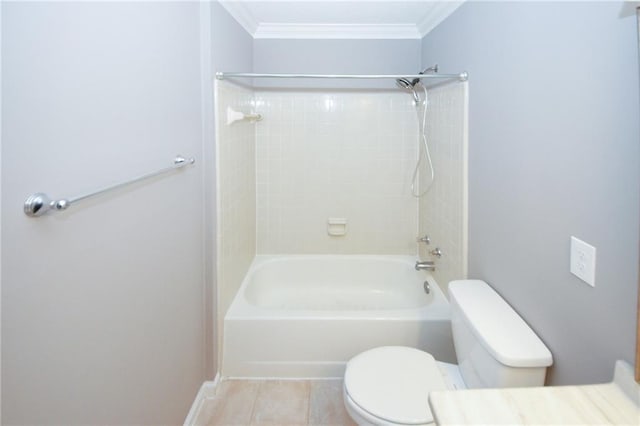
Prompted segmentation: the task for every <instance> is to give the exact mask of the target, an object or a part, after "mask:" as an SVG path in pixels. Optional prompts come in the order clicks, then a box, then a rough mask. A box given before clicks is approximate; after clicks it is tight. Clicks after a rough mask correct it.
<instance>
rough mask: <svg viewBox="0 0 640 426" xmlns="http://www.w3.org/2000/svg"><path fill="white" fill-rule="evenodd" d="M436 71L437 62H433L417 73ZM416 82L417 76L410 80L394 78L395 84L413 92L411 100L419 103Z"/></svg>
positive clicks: (418, 80) (418, 81) (417, 80)
mask: <svg viewBox="0 0 640 426" xmlns="http://www.w3.org/2000/svg"><path fill="white" fill-rule="evenodd" d="M437 72H438V64H435V65H434V66H431V67H428V68H425V69H423V70H422V71H420V72H419V73H418V74H435V73H437ZM418 83H420V79H419V78H414V79H413V80H411V81H409V79H408V78H405V77H401V78H397V79H396V86H398V87H399V88H401V89H404V90H411V93H412V94H413V100H414V101H415V103H416V105H418V104H419V103H420V96H418V92H416V84H418Z"/></svg>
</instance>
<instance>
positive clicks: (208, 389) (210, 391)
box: [184, 374, 220, 426]
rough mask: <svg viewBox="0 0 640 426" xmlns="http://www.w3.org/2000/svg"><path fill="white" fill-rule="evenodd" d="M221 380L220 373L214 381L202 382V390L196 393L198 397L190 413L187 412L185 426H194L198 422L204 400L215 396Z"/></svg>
mask: <svg viewBox="0 0 640 426" xmlns="http://www.w3.org/2000/svg"><path fill="white" fill-rule="evenodd" d="M219 382H220V374H216V377H215V378H214V379H213V381H209V382H204V383H202V386H200V390H199V391H198V394H197V395H196V399H194V400H193V404H191V409H190V410H189V414H187V418H186V419H184V426H193V425H195V424H196V423H195V421H196V419H197V418H198V415H199V414H200V410H201V409H202V405H203V404H204V401H205V400H206V399H208V398H213V397H214V396H215V394H216V387H217V386H218V383H219Z"/></svg>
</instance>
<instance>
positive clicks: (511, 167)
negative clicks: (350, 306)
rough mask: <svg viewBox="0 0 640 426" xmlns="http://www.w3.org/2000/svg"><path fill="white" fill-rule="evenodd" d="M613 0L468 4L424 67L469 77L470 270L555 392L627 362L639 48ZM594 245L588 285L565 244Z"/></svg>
mask: <svg viewBox="0 0 640 426" xmlns="http://www.w3.org/2000/svg"><path fill="white" fill-rule="evenodd" d="M621 9H622V3H604V2H586V3H577V2H568V3H550V2H542V3H538V2H534V3H524V2H497V3H485V2H478V3H475V2H473V3H466V4H465V5H463V6H462V7H461V8H460V9H458V10H457V11H456V12H455V13H454V14H453V15H452V16H450V17H449V18H448V19H447V20H445V21H444V22H443V23H442V24H441V25H440V26H439V27H437V28H436V29H435V30H434V31H433V32H432V33H430V34H429V35H428V36H427V37H425V38H424V40H423V45H422V62H423V64H431V63H434V62H438V63H439V64H440V67H441V69H442V70H453V71H461V70H467V71H469V74H470V81H469V89H470V94H469V96H470V98H469V99H470V107H469V134H470V136H469V218H470V219H469V275H470V276H471V277H474V278H481V279H484V280H486V281H488V282H489V283H490V284H491V285H493V286H494V287H495V288H496V289H497V291H498V292H499V293H501V294H502V295H503V296H504V297H505V298H506V299H507V300H508V301H509V303H511V304H512V305H513V306H514V307H515V309H516V310H517V311H519V312H520V313H521V314H522V316H523V317H524V318H525V319H526V321H527V322H528V323H529V324H530V325H531V326H532V327H533V328H534V329H535V330H536V332H537V333H538V334H539V335H540V336H541V338H542V339H543V340H544V341H545V343H546V344H547V345H548V346H549V348H550V349H551V352H552V353H553V356H554V362H555V364H554V367H553V369H552V370H551V374H550V377H549V380H548V381H549V383H551V384H554V385H560V384H573V383H588V382H604V381H608V380H610V379H611V377H612V372H613V365H614V362H615V360H617V359H624V360H626V361H628V362H630V363H632V364H633V358H634V342H635V312H636V300H637V299H636V294H637V282H638V280H637V274H638V218H639V217H640V214H639V213H640V212H639V207H638V204H639V203H638V195H639V194H640V188H639V182H640V180H639V176H638V173H639V170H640V167H639V150H638V140H639V136H640V132H639V129H638V117H639V111H638V59H637V58H638V52H637V33H636V22H635V18H634V17H621V16H620V12H621ZM572 235H573V236H576V237H578V238H580V239H582V240H584V241H586V242H587V243H589V244H591V245H593V246H595V247H596V248H597V266H596V286H595V288H591V287H589V286H588V285H586V284H585V283H583V282H582V281H580V280H579V279H578V278H576V277H575V276H573V275H572V274H570V273H569V239H570V237H571V236H572Z"/></svg>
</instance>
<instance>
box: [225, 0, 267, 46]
mask: <svg viewBox="0 0 640 426" xmlns="http://www.w3.org/2000/svg"><path fill="white" fill-rule="evenodd" d="M219 3H220V5H221V6H222V7H224V8H225V10H226V11H227V12H229V14H230V15H231V16H232V17H233V19H235V20H236V21H237V22H238V24H240V26H242V28H244V29H245V30H246V31H247V32H248V33H249V35H251V36H252V37H255V33H256V31H257V30H258V26H259V23H258V21H256V18H255V16H253V13H252V12H251V10H250V9H249V7H247V5H246V4H245V3H244V2H241V1H233V0H228V1H219Z"/></svg>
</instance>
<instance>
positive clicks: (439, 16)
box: [416, 0, 465, 38]
mask: <svg viewBox="0 0 640 426" xmlns="http://www.w3.org/2000/svg"><path fill="white" fill-rule="evenodd" d="M464 2H465V0H460V1H443V2H433V7H432V8H431V9H430V10H429V13H427V14H426V15H425V17H424V18H422V20H421V21H420V22H418V23H417V24H416V26H417V28H418V31H419V32H420V37H421V38H422V37H424V36H426V35H427V34H429V32H431V30H433V29H434V28H435V27H437V26H438V25H439V24H440V23H441V22H442V21H444V20H445V19H447V17H448V16H449V15H451V14H452V13H453V12H455V10H456V9H457V8H459V7H460V6H462V3H464Z"/></svg>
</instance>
